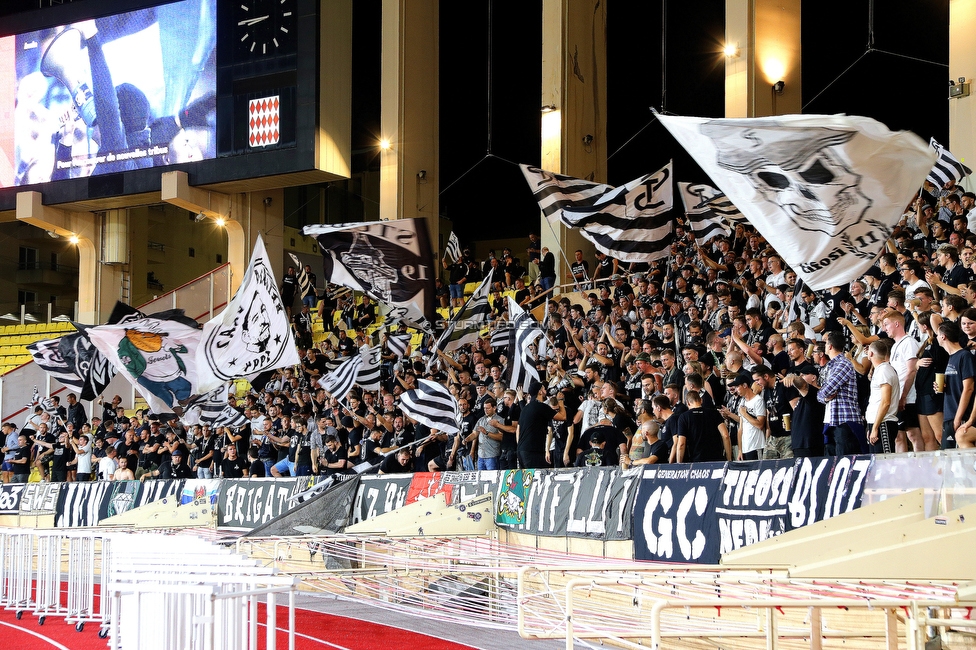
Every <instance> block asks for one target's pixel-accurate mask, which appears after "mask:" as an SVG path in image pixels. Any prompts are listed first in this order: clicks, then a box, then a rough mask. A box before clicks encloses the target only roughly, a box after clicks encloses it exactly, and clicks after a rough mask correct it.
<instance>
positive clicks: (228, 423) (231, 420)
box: [213, 404, 247, 429]
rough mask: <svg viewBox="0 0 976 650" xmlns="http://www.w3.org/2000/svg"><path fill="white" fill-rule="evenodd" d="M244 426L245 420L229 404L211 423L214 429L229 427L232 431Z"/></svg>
mask: <svg viewBox="0 0 976 650" xmlns="http://www.w3.org/2000/svg"><path fill="white" fill-rule="evenodd" d="M245 424H247V418H246V417H244V414H243V413H241V412H240V411H238V410H237V409H236V408H234V407H233V406H231V405H230V404H228V405H227V406H225V407H224V410H223V411H221V412H220V415H218V416H217V418H216V419H215V420H214V421H213V426H214V427H231V428H232V429H236V428H238V427H242V426H244V425H245Z"/></svg>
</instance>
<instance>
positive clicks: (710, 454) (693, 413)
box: [674, 406, 726, 463]
mask: <svg viewBox="0 0 976 650" xmlns="http://www.w3.org/2000/svg"><path fill="white" fill-rule="evenodd" d="M722 423H723V420H722V416H721V415H720V414H719V412H718V411H717V410H716V409H713V408H703V407H700V406H699V407H698V408H693V409H688V410H687V411H685V412H684V413H682V414H681V417H679V418H678V422H677V426H676V427H675V431H674V435H675V436H676V437H677V436H681V437H683V438H684V439H685V454H684V459H683V460H684V462H686V463H701V462H708V461H721V460H726V458H725V444H724V442H723V441H722V435H721V434H720V433H719V430H718V428H719V425H720V424H722Z"/></svg>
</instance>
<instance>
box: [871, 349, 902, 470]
mask: <svg viewBox="0 0 976 650" xmlns="http://www.w3.org/2000/svg"><path fill="white" fill-rule="evenodd" d="M888 355H889V352H888V343H887V341H884V340H883V339H879V340H877V341H875V342H874V343H872V344H871V346H870V347H869V348H868V358H870V359H871V365H872V366H873V367H874V373H873V374H872V375H871V396H870V397H869V398H868V407H867V409H865V411H864V415H865V418H866V419H867V421H868V444H869V445H870V447H869V448H870V450H871V453H872V454H891V453H894V451H895V437H896V436H897V435H898V402H899V400H900V399H901V386H900V384H899V381H898V373H897V372H896V371H895V369H894V368H893V367H892V366H891V364H890V363H888Z"/></svg>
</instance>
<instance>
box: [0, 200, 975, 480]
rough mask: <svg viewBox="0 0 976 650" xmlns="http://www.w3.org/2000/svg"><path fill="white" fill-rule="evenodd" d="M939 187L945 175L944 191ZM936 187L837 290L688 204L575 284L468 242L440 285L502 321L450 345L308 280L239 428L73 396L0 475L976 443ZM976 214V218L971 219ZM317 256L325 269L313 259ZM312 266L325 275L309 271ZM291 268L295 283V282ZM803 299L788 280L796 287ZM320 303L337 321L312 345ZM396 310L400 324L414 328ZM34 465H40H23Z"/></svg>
mask: <svg viewBox="0 0 976 650" xmlns="http://www.w3.org/2000/svg"><path fill="white" fill-rule="evenodd" d="M930 189H931V188H930ZM933 194H941V196H940V197H939V198H935V197H934V196H933V195H932V194H927V193H926V194H923V198H920V199H917V200H916V201H915V202H913V204H912V205H911V206H910V207H909V209H908V210H906V213H905V215H904V217H903V219H902V220H901V222H900V223H899V224H898V226H897V227H896V228H895V229H894V232H893V235H892V238H891V239H890V241H889V242H888V244H887V248H886V250H885V251H884V252H883V253H882V254H881V255H880V256H879V258H878V260H877V263H876V264H875V265H874V266H872V267H871V268H870V269H868V271H867V272H866V273H865V274H864V276H863V277H862V278H860V279H858V280H856V281H854V282H852V283H851V284H850V285H847V286H838V287H832V288H830V289H829V290H826V291H813V290H810V289H809V288H802V289H801V290H800V296H798V297H794V295H793V291H794V287H795V286H796V274H795V273H794V272H793V271H792V270H790V269H789V268H786V267H785V265H784V263H783V260H782V258H781V257H780V256H779V255H777V253H776V252H775V251H774V250H772V249H771V248H770V247H769V246H768V245H767V244H766V242H765V241H764V239H763V238H762V237H761V236H760V235H759V234H758V233H756V232H755V231H753V230H751V229H750V227H749V226H747V225H745V224H741V223H740V224H737V225H736V226H735V228H734V231H733V232H732V233H731V234H730V235H729V236H728V237H719V238H716V239H712V240H710V241H708V242H707V243H706V244H704V245H699V244H698V243H696V241H695V238H694V236H693V234H692V233H690V232H688V231H686V230H685V227H684V226H683V225H682V224H681V222H680V220H679V223H678V224H677V226H676V229H675V243H674V244H673V245H672V248H671V255H670V257H669V258H667V259H664V260H661V261H660V262H655V263H651V264H625V263H620V262H618V261H617V260H614V259H612V258H611V257H608V256H606V255H602V254H598V255H597V257H596V259H595V260H593V265H592V267H591V266H590V264H589V260H586V259H584V258H583V254H582V252H580V251H576V252H575V260H572V261H571V262H570V265H569V266H570V269H569V274H568V275H567V277H566V278H564V281H565V284H564V285H563V286H562V293H560V294H558V295H556V296H555V297H552V298H549V299H548V302H546V301H547V297H548V292H549V290H551V289H552V288H553V286H554V285H555V284H556V277H555V263H554V260H553V254H552V252H551V251H548V250H547V249H545V248H542V247H540V246H539V240H538V237H537V236H532V237H531V238H530V242H529V248H528V250H527V251H526V259H525V262H522V261H520V260H519V259H518V258H517V257H515V256H514V255H513V254H512V252H511V251H510V250H508V249H506V250H505V251H503V253H502V256H501V257H500V258H496V257H495V255H494V254H491V255H489V257H488V258H487V259H486V260H485V261H483V262H481V263H478V262H476V261H475V260H474V258H473V257H471V255H470V251H468V250H465V252H464V255H463V256H462V258H461V259H460V260H458V261H457V262H455V263H453V264H448V263H445V266H446V267H447V270H446V274H447V280H448V282H447V283H445V284H443V285H441V284H439V285H438V289H439V291H440V292H441V294H442V296H443V304H444V305H445V306H447V307H450V308H451V309H452V310H456V309H457V308H458V307H460V306H461V304H462V303H463V289H464V285H465V284H468V283H471V282H475V281H479V280H481V279H482V277H484V275H485V274H486V273H487V272H488V270H489V269H496V272H495V274H494V275H493V285H494V286H493V287H492V289H493V292H492V297H491V299H490V304H491V316H490V318H491V324H490V326H489V327H486V328H485V331H484V332H483V333H482V335H481V336H480V337H479V338H478V339H477V340H476V341H475V342H474V343H472V344H469V345H465V346H463V347H462V348H460V349H458V350H454V351H452V352H450V353H447V354H445V353H443V352H438V351H436V350H435V349H433V345H432V343H433V341H432V340H430V339H427V340H425V341H424V343H423V344H422V345H421V346H418V349H409V348H408V350H407V353H406V355H404V356H402V357H400V356H398V355H396V354H394V353H393V352H392V351H391V350H390V349H389V347H388V346H387V345H386V343H387V337H388V334H389V333H391V332H389V328H387V327H381V328H379V329H376V328H375V327H374V326H375V325H376V324H377V323H378V322H379V321H378V319H379V313H380V312H379V310H378V306H377V304H376V303H375V302H373V301H371V300H370V299H369V298H365V297H359V298H356V297H355V296H353V294H351V293H346V294H345V295H341V292H338V295H337V293H333V292H329V293H327V294H326V296H324V297H323V299H322V300H318V301H317V300H316V299H311V300H309V299H308V296H301V298H302V301H301V303H299V306H298V309H297V310H295V311H294V312H293V322H294V326H295V336H296V341H297V342H298V344H299V350H300V356H301V359H302V363H301V365H300V366H297V367H295V368H287V369H283V370H281V371H279V372H276V373H275V374H274V376H273V377H271V379H270V380H269V381H267V383H265V384H264V385H259V386H254V387H252V389H251V390H250V392H248V393H247V394H246V395H243V396H240V397H239V398H238V397H237V396H232V397H231V398H230V403H231V405H232V406H233V407H234V408H236V409H238V410H239V411H240V412H241V413H242V414H243V415H244V417H245V418H246V421H247V422H246V424H244V425H243V426H241V427H210V426H207V425H200V426H189V427H187V426H183V425H182V424H181V423H180V420H178V419H168V420H167V419H161V418H159V417H157V416H156V415H154V414H151V413H148V412H147V411H136V412H135V414H134V415H132V416H131V417H129V416H127V415H126V412H125V410H124V409H123V408H121V407H120V402H121V399H120V398H119V397H118V396H116V397H115V398H114V399H112V400H111V401H108V402H106V401H105V400H103V399H99V400H98V402H97V403H96V404H97V405H96V407H95V408H96V409H97V410H98V411H100V413H97V414H92V415H93V417H91V419H89V417H88V414H86V412H85V409H84V407H83V405H82V404H81V403H79V402H78V401H77V399H76V398H75V396H74V395H68V396H67V399H66V401H67V405H66V406H61V405H60V403H59V402H57V398H55V402H56V403H55V407H56V412H46V411H45V410H44V409H43V408H41V407H40V406H38V407H36V408H35V409H33V412H31V413H30V414H29V417H28V418H27V419H26V421H25V422H24V423H23V424H22V425H20V426H18V423H13V422H8V423H6V424H4V425H3V433H4V435H5V441H4V447H3V453H4V461H3V466H2V472H3V473H2V480H3V481H4V482H11V481H13V482H23V481H27V480H51V481H72V480H77V481H85V480H94V479H115V480H121V479H141V480H152V479H156V478H163V479H165V478H191V477H199V478H210V477H218V476H219V477H227V478H237V477H247V476H250V477H261V476H289V475H298V476H301V475H310V474H318V475H330V474H336V473H351V472H354V471H357V470H361V469H362V468H364V467H370V466H377V465H378V467H379V471H380V472H381V473H397V472H412V471H439V470H474V469H515V468H518V467H523V468H542V467H556V468H559V467H567V466H574V465H575V466H599V465H620V466H624V467H629V466H631V465H639V464H647V463H681V462H701V461H721V460H739V459H742V460H750V459H752V460H755V459H761V458H766V459H770V458H772V459H775V458H791V457H794V456H822V455H843V454H854V453H866V452H872V453H903V452H907V451H912V450H914V451H930V450H936V449H940V448H942V449H949V448H954V447H960V448H963V447H972V446H974V444H976V427H974V421H976V411H974V409H973V402H974V394H976V390H974V378H976V358H974V356H973V354H974V351H976V307H974V301H976V282H974V276H976V259H974V255H973V252H974V250H976V234H974V232H976V212H973V213H970V210H972V209H973V207H974V203H976V196H974V195H973V194H972V193H969V192H966V193H962V192H961V191H960V190H956V189H952V190H948V191H940V192H935V191H934V192H933ZM970 215H972V216H970ZM306 272H307V273H311V269H306ZM313 282H314V280H313ZM294 283H295V279H294V271H293V270H290V271H289V274H288V276H287V277H286V284H290V285H292V286H290V287H285V293H286V299H287V297H288V295H290V296H291V298H292V301H294V300H295V299H296V296H295V295H294V293H295V291H294ZM503 292H505V293H506V294H508V295H512V296H513V297H514V298H515V300H516V302H518V303H520V304H523V305H526V306H528V307H530V308H531V307H532V306H533V305H542V304H546V307H545V309H544V312H545V313H544V316H543V317H542V318H541V325H540V326H541V327H542V328H543V329H544V331H545V334H546V336H545V338H544V339H542V341H541V344H539V345H536V346H533V347H532V349H531V351H530V354H529V355H528V356H529V357H530V359H529V362H530V363H532V362H534V363H535V367H536V369H537V372H538V375H539V379H538V380H534V379H533V380H531V381H530V382H528V385H527V386H526V389H525V390H524V391H523V390H522V389H521V388H519V389H515V390H513V389H512V388H511V387H510V380H509V372H510V365H511V364H510V356H509V355H510V351H509V350H508V349H507V347H504V348H501V349H494V348H492V344H491V341H492V340H493V339H494V340H496V341H501V340H507V338H506V337H493V330H497V329H499V328H503V327H505V325H506V324H507V316H508V314H507V307H506V305H507V301H506V300H503V299H502V298H503ZM794 298H795V299H794ZM316 305H317V307H318V311H319V314H320V315H321V316H322V317H323V320H324V322H325V324H326V329H327V330H328V331H329V332H330V336H329V337H328V338H327V339H326V340H325V341H323V342H321V343H319V344H318V345H314V346H313V345H312V344H311V338H312V320H313V317H312V313H311V310H312V309H313V308H315V306H316ZM402 328H403V326H402V325H400V326H398V327H396V328H394V329H396V330H402ZM377 344H378V345H381V346H383V347H382V353H383V365H382V369H383V374H382V388H381V390H380V391H378V392H370V391H363V390H361V389H360V388H359V387H356V388H354V389H353V390H352V391H351V392H350V393H349V394H348V396H346V397H345V398H344V399H342V400H338V399H335V398H334V397H333V396H330V395H328V394H327V393H326V392H325V391H324V390H322V389H321V388H319V387H318V383H317V381H318V379H320V378H321V377H323V376H324V375H326V374H327V373H328V372H329V371H330V369H331V368H333V367H334V366H335V364H336V362H337V361H339V360H341V359H342V358H343V357H348V356H351V355H353V354H356V353H357V352H358V350H359V348H360V347H362V346H364V345H377ZM419 378H425V379H432V380H435V381H438V382H442V383H445V384H446V385H447V386H448V388H449V390H450V392H451V393H452V394H454V395H455V396H456V397H457V400H458V404H459V407H460V414H461V422H460V432H459V433H457V434H453V433H452V434H448V433H443V432H440V431H437V430H432V429H431V428H430V427H428V426H426V425H424V424H422V423H419V422H414V421H412V420H410V419H409V418H407V417H405V416H404V414H403V413H402V411H401V410H400V408H399V399H400V395H402V393H403V392H404V391H408V390H411V389H412V388H415V387H416V386H417V380H418V379H419ZM32 473H33V474H34V476H33V478H29V477H30V475H31V474H32Z"/></svg>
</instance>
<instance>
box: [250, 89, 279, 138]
mask: <svg viewBox="0 0 976 650" xmlns="http://www.w3.org/2000/svg"><path fill="white" fill-rule="evenodd" d="M279 108H280V101H279V99H278V95H274V96H273V97H262V98H261V99H252V100H250V101H249V102H248V104H247V141H248V143H249V144H250V145H251V147H266V146H268V145H271V144H278V138H279V130H280V129H279V124H278V122H279V119H280V111H279Z"/></svg>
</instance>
